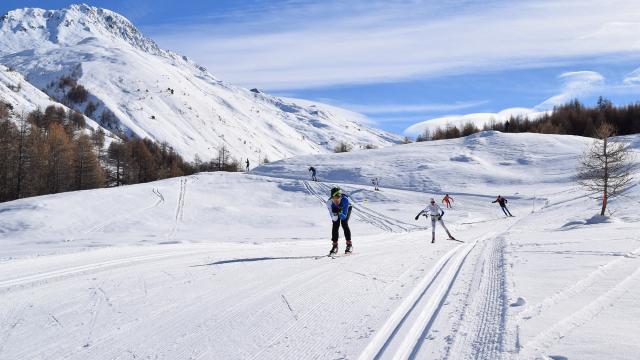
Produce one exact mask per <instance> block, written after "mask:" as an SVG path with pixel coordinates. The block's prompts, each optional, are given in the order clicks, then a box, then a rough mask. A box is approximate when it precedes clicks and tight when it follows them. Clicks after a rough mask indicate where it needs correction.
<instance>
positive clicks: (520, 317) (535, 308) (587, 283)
mask: <svg viewBox="0 0 640 360" xmlns="http://www.w3.org/2000/svg"><path fill="white" fill-rule="evenodd" d="M639 254H640V247H639V248H637V249H635V250H633V251H631V252H629V253H628V254H627V255H625V256H624V257H620V258H619V259H616V260H613V261H610V262H608V263H606V264H604V265H602V266H600V267H598V269H596V270H594V271H592V272H591V273H589V274H588V275H587V276H586V277H584V278H583V279H581V280H579V281H578V282H576V283H574V284H573V285H571V286H569V287H567V288H564V289H562V290H560V291H558V292H557V293H555V294H553V295H552V296H550V297H548V298H546V299H544V300H542V301H541V302H540V303H538V304H535V305H530V306H527V307H526V308H524V309H523V310H522V311H521V312H519V313H518V314H517V320H516V324H517V325H520V324H522V323H523V322H525V321H526V320H529V319H531V318H533V317H535V316H538V315H540V314H541V313H543V312H544V311H546V310H547V309H549V308H551V307H553V306H554V305H556V304H558V303H559V302H561V301H564V300H568V299H571V298H573V297H576V296H578V295H580V294H581V293H582V292H584V291H585V290H588V289H590V288H591V287H592V285H593V284H594V283H596V282H597V281H598V280H600V279H602V278H604V277H605V276H606V275H608V274H610V273H612V272H613V271H614V270H616V269H617V268H620V267H622V266H624V265H625V264H626V263H629V262H635V261H637V260H636V256H638V255H639Z"/></svg>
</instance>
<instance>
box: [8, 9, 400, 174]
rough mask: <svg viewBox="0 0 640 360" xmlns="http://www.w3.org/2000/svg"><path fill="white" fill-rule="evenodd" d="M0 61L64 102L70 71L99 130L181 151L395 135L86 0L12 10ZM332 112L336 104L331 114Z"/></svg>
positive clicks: (318, 149) (385, 139) (303, 150)
mask: <svg viewBox="0 0 640 360" xmlns="http://www.w3.org/2000/svg"><path fill="white" fill-rule="evenodd" d="M0 35H1V36H0V63H3V64H6V65H7V66H9V67H11V68H14V69H16V70H17V71H19V72H20V73H22V74H23V75H24V76H25V78H26V79H27V80H28V81H29V82H30V83H32V84H33V85H34V86H36V87H38V88H40V89H43V90H44V91H45V93H47V94H48V95H49V96H51V97H53V98H55V99H56V100H58V101H60V102H64V101H65V99H66V96H67V93H68V92H69V91H70V89H69V88H67V87H65V86H63V85H62V80H63V79H65V78H72V79H73V82H75V83H77V84H78V85H82V86H83V87H84V88H85V89H86V90H87V92H88V96H87V100H86V101H84V102H82V103H75V104H74V103H67V104H66V105H68V106H70V107H73V108H74V109H75V110H78V111H81V112H85V113H86V112H87V107H88V106H89V102H91V103H92V104H93V105H91V109H92V110H93V113H92V114H90V115H91V117H92V118H94V119H95V120H96V121H97V122H98V123H100V124H101V125H102V126H103V127H106V128H107V129H108V130H110V131H112V132H115V133H121V134H125V135H127V136H134V137H140V138H150V139H152V140H155V141H158V142H167V143H168V144H169V145H171V146H172V147H174V148H175V149H176V151H177V152H178V153H180V154H181V155H182V156H184V157H185V158H187V159H194V158H195V157H196V156H198V157H200V158H202V159H205V160H206V159H209V158H213V157H215V153H216V151H219V149H220V148H221V147H222V146H224V147H225V148H226V149H227V150H229V151H231V154H232V155H233V156H234V157H240V158H250V159H252V161H253V162H255V163H259V162H262V161H263V160H264V159H265V158H268V159H269V160H277V159H282V158H287V157H291V156H296V155H309V154H320V153H327V152H331V151H332V150H333V148H334V147H335V146H336V145H337V144H338V143H340V142H345V143H348V144H350V145H351V146H352V147H353V148H355V149H358V148H365V147H384V146H389V145H391V144H394V143H399V142H400V140H401V138H400V136H398V135H395V134H391V133H387V132H384V131H381V130H376V129H372V128H368V127H367V126H366V125H365V124H364V123H365V122H366V118H365V117H363V116H362V115H359V114H355V113H352V112H349V111H346V110H341V111H330V110H329V109H330V108H331V109H335V107H331V106H327V105H323V104H319V103H313V102H309V101H306V100H305V101H298V103H296V101H297V100H294V99H283V98H279V97H275V96H271V95H268V94H265V93H262V92H260V93H256V92H252V91H250V90H248V89H244V88H241V87H237V86H234V85H231V84H227V83H224V82H222V81H220V80H218V79H217V78H216V77H215V76H213V75H212V74H211V73H209V71H208V70H207V69H206V68H204V67H202V66H200V65H198V64H196V63H195V62H193V61H191V60H190V59H188V58H187V57H185V56H180V55H179V54H177V53H174V52H171V51H168V50H162V49H160V48H159V47H158V46H157V44H156V43H155V42H154V41H153V40H151V39H149V38H147V37H145V36H144V35H142V33H141V32H140V31H139V30H137V28H136V27H135V26H134V25H133V24H132V23H131V22H130V21H129V20H127V19H126V18H125V17H123V16H121V15H119V14H117V13H115V12H112V11H110V10H105V9H99V8H95V7H91V6H88V5H84V4H80V5H71V6H70V7H68V8H66V9H62V10H43V9H20V10H13V11H10V12H9V13H7V14H6V15H5V16H3V17H2V18H1V20H0ZM337 113H339V114H337Z"/></svg>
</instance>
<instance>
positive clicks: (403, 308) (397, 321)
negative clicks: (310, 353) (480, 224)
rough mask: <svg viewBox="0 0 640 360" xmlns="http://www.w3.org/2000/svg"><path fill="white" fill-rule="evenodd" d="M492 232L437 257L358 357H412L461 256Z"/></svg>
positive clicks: (455, 273)
mask: <svg viewBox="0 0 640 360" xmlns="http://www.w3.org/2000/svg"><path fill="white" fill-rule="evenodd" d="M491 236H493V233H489V234H485V235H483V236H481V237H479V238H477V239H476V240H475V241H473V242H472V243H468V244H460V245H457V246H456V247H454V248H453V249H451V250H450V251H449V252H447V253H446V254H445V255H444V256H442V257H441V258H440V260H438V262H437V263H436V264H435V266H434V267H433V268H432V269H431V271H430V272H429V273H427V274H426V275H425V276H424V277H423V278H422V280H420V282H419V283H418V285H417V286H416V287H415V288H414V289H413V290H412V292H411V293H410V294H409V295H408V296H407V297H406V298H405V299H404V301H403V302H402V303H401V304H400V305H399V306H398V308H397V309H396V310H395V311H394V312H393V314H392V315H391V316H390V317H389V318H388V319H387V321H386V322H385V323H384V324H383V325H382V327H380V329H379V330H378V332H377V333H376V335H375V336H374V337H373V339H372V340H371V341H370V342H369V344H368V345H367V347H366V348H365V349H364V350H363V352H362V353H361V354H360V357H359V359H360V360H368V359H387V358H393V359H408V358H412V357H414V356H415V355H416V354H417V353H418V352H419V351H420V347H421V345H422V339H423V338H424V336H425V335H426V334H428V332H429V331H430V330H431V327H432V325H433V323H434V321H435V319H436V318H437V316H438V314H439V312H440V309H441V308H442V305H443V304H444V302H445V301H446V298H447V296H448V294H449V292H450V290H451V288H452V287H453V285H454V283H455V281H456V278H457V276H458V273H459V272H460V270H461V268H462V266H463V264H464V262H465V259H466V258H467V256H468V255H469V253H470V252H471V251H472V250H473V249H474V248H475V246H476V244H478V243H479V242H482V241H484V240H485V239H487V238H490V237H491Z"/></svg>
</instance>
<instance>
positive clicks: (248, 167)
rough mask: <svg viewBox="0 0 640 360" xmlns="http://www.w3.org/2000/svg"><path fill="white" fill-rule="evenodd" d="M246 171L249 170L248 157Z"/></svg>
mask: <svg viewBox="0 0 640 360" xmlns="http://www.w3.org/2000/svg"><path fill="white" fill-rule="evenodd" d="M247 171H249V158H247Z"/></svg>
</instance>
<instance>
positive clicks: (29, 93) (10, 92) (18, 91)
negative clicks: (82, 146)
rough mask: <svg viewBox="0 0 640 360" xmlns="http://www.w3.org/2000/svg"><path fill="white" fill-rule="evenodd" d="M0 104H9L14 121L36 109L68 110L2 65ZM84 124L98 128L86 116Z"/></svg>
mask: <svg viewBox="0 0 640 360" xmlns="http://www.w3.org/2000/svg"><path fill="white" fill-rule="evenodd" d="M0 102H3V103H6V104H9V106H10V108H11V115H12V116H11V118H13V119H14V120H15V119H17V117H18V116H21V115H22V114H25V115H26V114H28V113H29V112H31V111H33V110H36V109H41V110H44V109H46V108H47V106H50V105H54V106H60V107H63V108H65V109H66V110H68V108H67V107H66V106H65V105H63V104H60V103H59V102H56V101H54V100H52V99H51V98H50V97H49V96H48V95H47V94H45V93H43V92H42V91H40V90H39V89H38V88H36V87H34V86H33V85H31V83H29V82H28V81H26V80H25V79H24V77H23V76H22V75H21V74H20V73H18V72H16V71H12V70H10V69H9V68H7V67H6V66H4V65H0ZM85 123H86V125H87V127H90V128H92V129H96V130H97V129H98V128H100V125H99V124H97V123H96V122H95V121H93V120H92V119H90V118H88V117H86V116H85ZM105 133H106V134H107V135H108V136H113V135H112V134H110V132H109V131H108V130H107V131H105Z"/></svg>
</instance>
